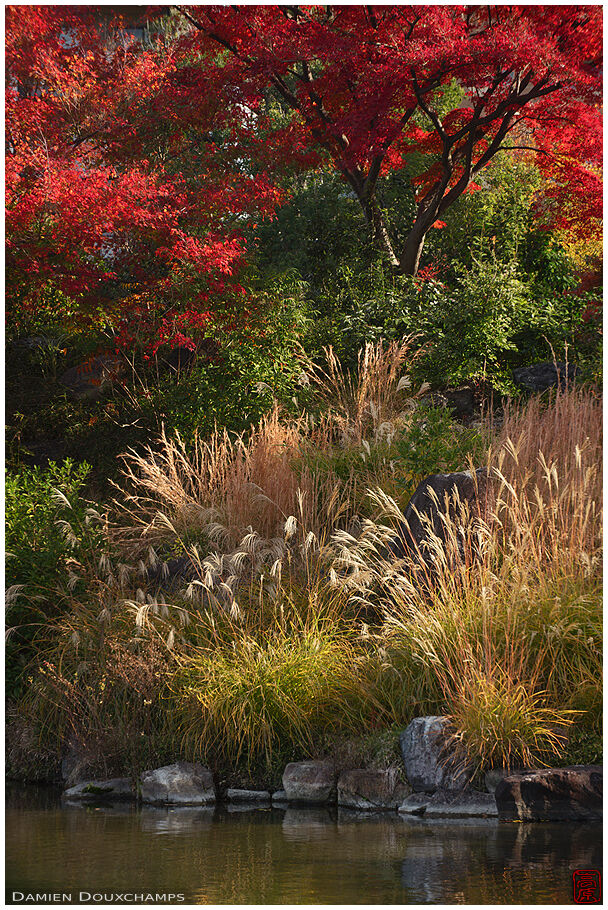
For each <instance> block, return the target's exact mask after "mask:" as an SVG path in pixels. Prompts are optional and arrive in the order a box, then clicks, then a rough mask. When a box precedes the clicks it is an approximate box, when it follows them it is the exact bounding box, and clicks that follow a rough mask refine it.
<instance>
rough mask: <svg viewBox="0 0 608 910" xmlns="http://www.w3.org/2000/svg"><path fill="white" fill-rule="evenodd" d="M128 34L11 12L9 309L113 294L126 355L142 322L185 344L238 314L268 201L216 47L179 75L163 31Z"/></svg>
mask: <svg viewBox="0 0 608 910" xmlns="http://www.w3.org/2000/svg"><path fill="white" fill-rule="evenodd" d="M138 14H139V15H141V10H139V11H138ZM129 24H130V23H129V21H128V20H126V21H125V18H124V15H109V16H105V17H104V16H103V15H102V13H101V12H100V11H99V9H98V8H93V7H59V6H55V7H53V6H50V7H25V6H20V7H9V8H8V9H7V45H6V73H7V93H6V125H7V130H6V132H7V164H6V211H7V214H6V227H7V278H8V280H7V290H8V294H7V303H8V313H9V318H10V317H11V316H13V315H14V314H16V313H18V312H23V311H24V310H25V311H27V310H28V309H29V310H30V311H35V310H36V309H37V308H38V307H39V306H40V305H41V301H43V300H44V299H45V294H46V293H47V291H48V289H49V287H51V286H52V287H55V288H59V289H60V290H61V291H63V292H64V293H65V294H67V295H68V296H69V297H70V298H72V299H73V300H74V301H75V302H76V306H77V307H78V309H79V312H80V313H81V315H84V314H85V313H86V312H87V311H91V309H92V308H93V307H95V306H97V307H98V306H99V304H100V303H101V304H102V306H106V307H109V306H110V305H111V299H110V298H111V297H112V296H113V297H118V304H119V305H118V309H119V311H120V306H121V304H122V309H123V313H122V315H123V317H127V318H123V320H122V333H121V335H120V338H121V339H122V340H123V341H125V343H131V342H132V341H133V335H134V332H135V327H136V325H137V326H138V327H139V329H140V330H141V329H144V330H145V329H146V325H145V323H146V322H148V323H149V326H148V328H150V327H152V326H154V329H155V331H156V330H157V329H159V330H160V331H161V335H162V338H163V340H165V341H168V342H169V343H181V342H182V341H184V340H185V341H186V343H190V341H189V339H188V331H189V330H190V331H191V332H193V331H195V330H198V331H199V332H200V331H202V329H203V327H204V326H205V325H207V324H208V322H209V319H210V317H211V315H212V314H215V315H218V314H219V316H221V317H222V319H223V320H224V322H227V321H230V320H231V319H233V317H234V311H235V309H237V310H238V307H239V306H241V301H242V299H243V296H244V289H243V288H242V287H241V285H240V284H239V272H240V270H241V268H242V265H243V261H244V242H243V237H242V225H243V224H244V223H246V222H247V219H248V218H249V217H251V216H252V215H256V216H258V215H265V214H266V215H267V214H270V213H271V212H272V211H273V209H274V207H275V205H276V204H277V202H278V200H279V199H280V193H279V191H278V190H277V189H276V188H275V187H274V186H273V184H272V182H271V180H270V179H269V178H268V176H267V175H266V174H265V173H264V172H263V171H262V170H259V171H258V172H257V173H256V174H255V177H254V176H252V174H251V173H250V172H248V170H247V168H246V167H244V166H243V162H242V160H241V157H240V156H241V155H242V152H241V151H240V149H242V148H243V142H242V141H241V136H240V134H241V133H244V134H245V135H246V136H248V135H249V133H250V132H251V130H250V129H249V128H248V126H247V123H246V122H244V118H243V117H242V116H241V114H240V107H239V104H240V96H239V92H238V90H236V89H235V88H234V87H233V86H230V85H227V84H226V83H225V81H224V80H223V79H222V75H221V72H220V70H219V69H218V67H217V66H214V65H213V62H214V61H213V58H214V57H217V51H216V49H215V48H213V49H207V50H205V49H201V50H200V51H199V52H197V54H196V57H195V59H193V61H192V62H191V64H190V65H189V66H187V65H185V64H184V61H183V59H179V58H178V57H177V56H176V55H175V53H174V52H173V48H172V47H171V45H170V42H168V41H166V40H165V39H164V36H163V34H162V32H161V33H159V34H158V35H157V37H156V39H154V40H151V41H150V42H148V43H146V44H144V43H143V42H142V41H141V40H134V38H133V36H132V35H131V34H130V33H129V28H128V26H129ZM131 31H133V30H132V29H131ZM133 288H135V289H136V290H137V291H138V293H137V294H132V293H127V291H132V290H133ZM108 295H109V296H108ZM127 308H128V309H129V311H128V312H125V309H127ZM172 325H173V326H174V331H173V332H172V331H170V330H169V327H170V326H172ZM152 341H153V339H150V342H151V343H152ZM157 342H158V339H157Z"/></svg>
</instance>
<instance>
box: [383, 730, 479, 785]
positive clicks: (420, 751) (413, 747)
mask: <svg viewBox="0 0 608 910" xmlns="http://www.w3.org/2000/svg"><path fill="white" fill-rule="evenodd" d="M399 743H400V745H401V754H402V756H403V762H404V764H405V773H406V776H407V779H408V782H409V784H410V786H411V787H412V789H413V790H415V791H417V792H427V793H434V792H435V790H462V789H463V787H464V786H465V785H466V783H467V781H468V776H469V775H468V770H469V769H467V768H463V766H462V763H461V762H459V761H457V759H456V758H455V756H454V752H453V749H452V736H451V729H450V724H449V721H448V718H447V717H415V718H414V720H413V721H412V722H411V723H410V724H409V726H408V727H407V728H406V729H405V730H404V731H403V733H402V734H401V736H400V737H399Z"/></svg>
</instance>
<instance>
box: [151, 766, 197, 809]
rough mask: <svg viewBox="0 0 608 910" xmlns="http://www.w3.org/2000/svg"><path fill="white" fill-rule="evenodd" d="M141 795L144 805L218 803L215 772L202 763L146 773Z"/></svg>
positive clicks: (157, 769) (168, 767)
mask: <svg viewBox="0 0 608 910" xmlns="http://www.w3.org/2000/svg"><path fill="white" fill-rule="evenodd" d="M139 794H140V798H141V800H142V802H144V803H156V804H170V805H182V806H201V805H209V804H211V803H214V802H215V786H214V783H213V775H212V774H211V771H209V769H208V768H205V767H203V765H200V764H198V763H191V762H184V761H178V762H176V763H175V764H174V765H167V766H166V767H164V768H156V770H154V771H145V772H144V773H143V774H142V776H141V779H140V783H139Z"/></svg>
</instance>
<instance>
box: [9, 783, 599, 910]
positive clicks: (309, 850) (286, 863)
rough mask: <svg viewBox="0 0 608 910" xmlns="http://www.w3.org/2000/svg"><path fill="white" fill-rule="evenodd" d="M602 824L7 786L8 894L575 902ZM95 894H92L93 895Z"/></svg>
mask: <svg viewBox="0 0 608 910" xmlns="http://www.w3.org/2000/svg"><path fill="white" fill-rule="evenodd" d="M601 836H602V835H601V826H600V825H591V824H589V825H582V824H581V825H572V824H561V825H558V824H551V825H549V824H546V825H545V824H542V825H541V824H535V825H528V824H526V825H523V824H512V823H506V822H502V823H501V822H496V821H474V822H473V821H469V822H466V821H458V822H456V821H430V820H429V821H427V822H425V821H424V820H423V819H414V820H405V819H404V818H402V817H400V816H398V815H397V813H388V814H378V815H375V816H365V815H361V814H359V813H356V814H355V813H349V812H344V811H336V810H320V809H287V810H279V809H255V810H249V811H229V810H228V808H226V807H218V808H216V809H215V810H214V809H196V808H193V809H160V808H152V807H145V808H139V809H137V808H135V807H133V806H129V805H120V804H114V805H112V806H101V805H100V806H95V807H93V806H82V805H77V804H72V805H70V804H66V803H64V802H62V801H61V798H60V794H58V793H57V792H56V791H53V790H45V789H39V788H26V787H19V786H15V787H10V788H9V790H8V791H7V799H6V886H7V902H8V903H14V902H15V900H14V898H13V892H15V891H18V892H22V893H24V894H27V893H31V892H63V893H69V894H70V895H71V902H72V903H78V902H79V894H80V892H81V891H83V892H88V893H92V892H96V893H106V894H108V895H110V894H112V893H114V894H116V893H120V892H135V893H141V892H144V893H159V894H162V893H174V894H176V893H181V894H183V895H184V897H185V902H187V903H197V904H300V903H302V904H418V903H421V904H424V903H431V904H461V903H464V904H475V903H481V904H570V903H573V899H572V871H573V870H574V869H581V868H582V869H600V868H601V859H602V847H601V844H602V841H601ZM87 902H88V901H87Z"/></svg>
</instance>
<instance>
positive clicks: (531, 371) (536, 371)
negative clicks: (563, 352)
mask: <svg viewBox="0 0 608 910" xmlns="http://www.w3.org/2000/svg"><path fill="white" fill-rule="evenodd" d="M512 376H513V382H514V383H515V384H516V385H518V386H520V387H521V388H522V389H526V391H528V392H546V391H547V389H552V388H557V386H559V388H560V389H565V388H566V386H567V385H568V384H570V383H572V382H573V381H574V378H575V376H576V366H575V365H574V364H573V363H565V362H564V361H563V360H558V361H557V362H556V363H554V362H553V361H552V360H546V361H545V362H544V363H535V364H533V365H532V366H529V367H517V368H516V369H515V370H513V371H512Z"/></svg>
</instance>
